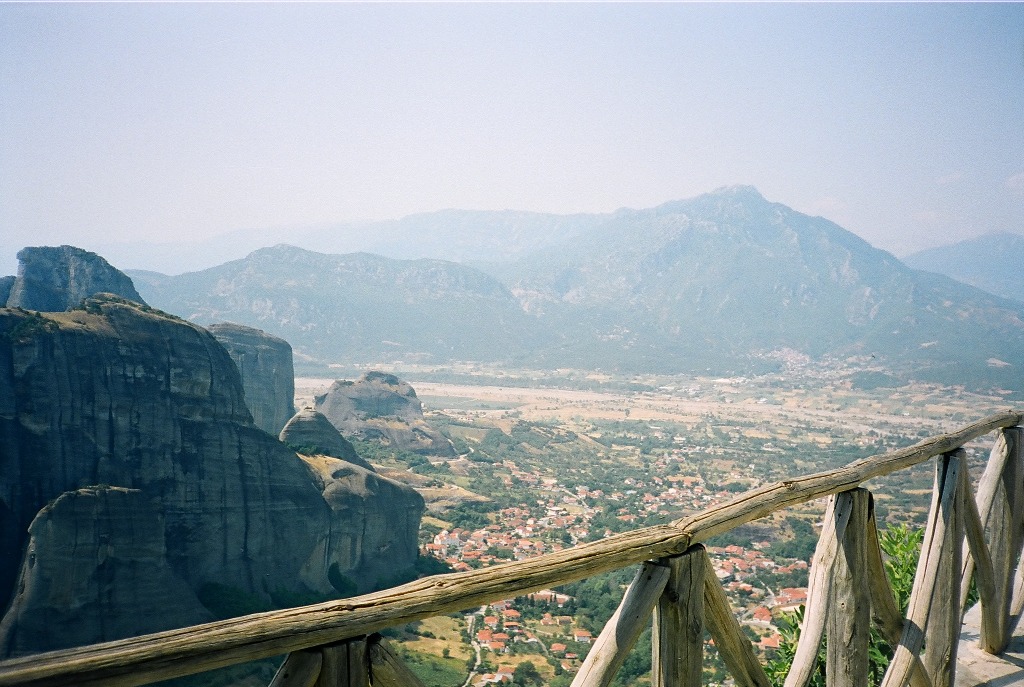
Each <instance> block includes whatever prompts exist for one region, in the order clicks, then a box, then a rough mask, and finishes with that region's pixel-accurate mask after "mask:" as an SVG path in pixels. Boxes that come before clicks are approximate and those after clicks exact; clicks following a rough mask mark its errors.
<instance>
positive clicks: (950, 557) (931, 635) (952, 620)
mask: <svg viewBox="0 0 1024 687" xmlns="http://www.w3.org/2000/svg"><path fill="white" fill-rule="evenodd" d="M944 463H946V464H948V467H947V466H944ZM954 463H955V464H956V466H958V468H957V469H955V470H954V468H955V467H956V466H954ZM937 468H938V469H937V470H936V477H937V480H936V489H937V490H940V489H942V488H944V487H945V485H944V484H942V483H941V482H940V481H939V479H938V478H941V477H943V474H942V473H945V476H946V478H948V479H951V480H952V479H955V480H956V485H955V486H954V489H955V494H954V497H953V498H952V499H949V500H948V501H947V500H945V499H943V501H942V502H941V503H940V504H939V507H940V508H941V509H943V511H944V512H942V514H941V515H940V518H941V519H942V521H943V522H945V523H947V524H946V532H945V535H944V537H945V538H944V540H943V542H942V558H941V559H940V561H939V570H938V575H937V576H936V578H935V586H934V587H933V588H932V590H931V594H932V601H931V609H930V610H929V613H928V620H927V622H926V624H925V637H927V638H928V641H927V642H925V648H924V656H923V657H922V661H923V663H924V667H925V670H927V671H928V675H929V676H930V677H931V680H932V685H934V686H935V687H953V679H954V677H955V675H956V650H957V645H958V644H959V640H960V625H961V618H962V613H961V607H960V564H961V561H960V556H961V551H962V545H963V539H964V528H963V517H962V505H961V504H962V503H963V500H964V499H963V485H964V484H965V482H966V480H965V479H964V478H963V473H965V472H966V471H967V454H966V453H965V452H964V450H963V449H959V450H957V451H955V452H953V453H951V454H949V455H947V456H943V459H942V461H940V462H939V463H938V465H937ZM954 471H955V473H956V474H953V473H954Z"/></svg>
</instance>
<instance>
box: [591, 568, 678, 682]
mask: <svg viewBox="0 0 1024 687" xmlns="http://www.w3.org/2000/svg"><path fill="white" fill-rule="evenodd" d="M669 572H670V568H669V566H668V564H666V563H644V564H643V565H642V566H640V569H639V570H637V572H636V576H635V577H634V578H633V582H632V583H630V585H629V588H628V589H626V594H625V595H624V596H623V597H622V602H621V603H620V604H619V607H618V608H617V609H615V613H614V614H613V615H612V617H611V618H610V619H609V620H608V622H607V623H605V626H604V629H603V630H601V634H600V635H599V636H598V638H597V641H596V642H594V646H593V647H592V648H591V649H590V652H589V653H588V654H587V658H586V660H585V661H584V662H583V665H582V666H581V667H580V670H579V672H578V673H576V677H575V678H573V681H572V687H598V686H600V687H607V685H610V684H611V683H612V680H614V679H615V674H616V673H617V672H618V670H619V668H621V667H622V663H623V661H625V660H626V656H628V655H629V652H630V651H631V650H632V649H633V645H634V644H636V640H637V638H638V637H640V633H641V632H643V630H644V628H645V627H647V625H648V624H650V622H651V612H652V611H653V610H654V607H655V605H657V603H658V599H660V598H661V594H662V592H663V591H664V590H665V585H666V583H667V582H668V578H669Z"/></svg>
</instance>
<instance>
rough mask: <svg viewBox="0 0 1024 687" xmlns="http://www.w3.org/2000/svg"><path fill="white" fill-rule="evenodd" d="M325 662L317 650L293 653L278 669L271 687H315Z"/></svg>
mask: <svg viewBox="0 0 1024 687" xmlns="http://www.w3.org/2000/svg"><path fill="white" fill-rule="evenodd" d="M323 661H324V659H323V656H322V655H321V654H320V652H319V651H317V650H316V649H303V650H302V651H293V652H292V653H290V654H288V657H287V658H286V659H285V660H284V663H283V664H281V667H280V668H278V669H277V673H276V674H275V675H274V679H273V680H271V682H270V687H313V685H315V684H316V680H317V678H318V677H320V666H321V665H322V664H323Z"/></svg>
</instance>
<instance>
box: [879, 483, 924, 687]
mask: <svg viewBox="0 0 1024 687" xmlns="http://www.w3.org/2000/svg"><path fill="white" fill-rule="evenodd" d="M867 540H868V541H867V547H866V554H867V558H866V567H867V571H866V574H865V577H866V580H867V585H868V595H869V596H870V597H871V617H872V620H874V622H875V625H876V626H877V627H878V631H879V632H880V633H881V634H882V636H883V637H884V638H885V641H886V642H888V643H889V646H896V645H897V644H899V641H900V637H902V636H903V628H904V625H905V623H904V619H903V614H902V613H901V612H900V609H899V606H898V605H897V604H896V594H895V593H894V592H893V590H892V586H891V585H890V584H889V576H888V575H887V574H886V572H885V565H884V564H883V563H882V548H881V546H880V544H879V541H878V526H877V525H876V524H875V506H874V503H873V501H872V500H869V501H868V521H867ZM911 663H913V665H912V667H911V672H910V685H911V687H931V684H932V682H931V679H930V678H929V677H928V673H927V672H925V669H924V664H923V663H921V659H920V658H919V657H918V656H916V655H915V656H912V657H911Z"/></svg>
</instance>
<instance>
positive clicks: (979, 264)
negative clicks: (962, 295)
mask: <svg viewBox="0 0 1024 687" xmlns="http://www.w3.org/2000/svg"><path fill="white" fill-rule="evenodd" d="M1022 256H1024V236H1021V235H1020V234H1011V233H1009V232H999V233H994V234H985V235H984V236H979V237H977V238H973V239H969V240H967V241H960V242H959V243H955V244H953V245H951V246H942V247H940V248H930V249H928V250H923V251H920V252H918V253H914V254H912V255H908V256H907V257H906V258H904V259H903V262H905V263H906V264H907V265H909V266H911V267H913V268H914V269H918V270H927V271H928V272H937V273H939V274H944V275H946V276H947V277H952V278H953V279H956V280H957V281H962V282H963V283H965V284H970V285H971V286H977V287H978V288H979V289H984V290H985V291H988V292H989V293H994V294H996V295H997V296H1003V297H1004V298H1012V299H1014V300H1017V301H1021V302H1024V268H1022V267H1021V266H1022V265H1024V258H1022Z"/></svg>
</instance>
